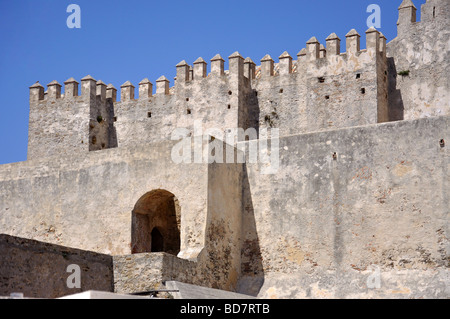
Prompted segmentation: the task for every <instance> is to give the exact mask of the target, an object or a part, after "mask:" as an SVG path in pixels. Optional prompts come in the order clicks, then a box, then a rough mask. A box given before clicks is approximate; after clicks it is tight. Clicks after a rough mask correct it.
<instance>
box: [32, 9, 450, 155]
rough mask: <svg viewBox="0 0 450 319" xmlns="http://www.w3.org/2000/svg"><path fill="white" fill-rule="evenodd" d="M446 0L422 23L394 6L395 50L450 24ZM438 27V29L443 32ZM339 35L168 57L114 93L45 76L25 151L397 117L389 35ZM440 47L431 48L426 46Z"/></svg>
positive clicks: (91, 83)
mask: <svg viewBox="0 0 450 319" xmlns="http://www.w3.org/2000/svg"><path fill="white" fill-rule="evenodd" d="M448 3H449V2H448V1H442V0H428V1H427V2H426V4H424V5H423V6H422V8H421V9H422V20H423V21H424V22H427V23H422V24H419V23H417V21H416V10H417V9H416V7H415V6H414V4H413V2H412V1H411V0H404V1H403V2H402V3H401V5H400V7H399V21H398V28H399V35H400V36H399V37H398V38H397V39H396V40H397V41H395V40H394V41H392V43H391V44H390V46H391V50H392V48H395V50H394V51H395V53H394V55H402V54H403V55H404V49H405V48H409V47H410V46H409V47H408V43H406V42H405V41H408V39H409V38H411V37H413V36H415V34H416V33H417V34H422V33H424V31H423V30H422V29H423V28H424V26H426V27H427V28H431V29H430V30H429V31H427V32H432V29H433V28H441V26H439V25H435V24H436V23H438V22H439V23H441V24H442V25H443V26H445V25H446V23H447V24H448V21H447V20H448V18H447V16H446V12H448V11H446V10H448V9H450V7H449V6H450V5H449V4H448ZM439 19H441V20H439ZM430 21H431V22H433V21H434V22H433V23H428V22H430ZM419 25H420V26H421V27H420V28H422V29H420V30H419V29H417V28H419V27H418V26H419ZM411 26H413V29H414V28H415V29H414V30H415V31H411V32H412V34H410V33H408V32H410V31H408V30H409V28H410V27H411ZM421 30H422V31H421ZM427 30H428V29H427ZM419 31H420V32H419ZM445 34H446V33H445V32H441V34H440V35H439V36H440V37H443V39H444V40H443V41H445V37H446V35H445ZM416 37H417V36H416ZM447 38H448V35H447ZM419 40H420V41H422V42H426V41H428V40H427V39H425V40H424V39H422V38H421V39H419ZM419 40H417V41H419ZM341 41H342V40H341V38H340V37H339V36H338V35H337V34H336V33H331V34H330V35H329V36H328V37H327V38H326V39H325V41H324V43H323V44H321V43H320V42H319V40H318V39H317V38H316V37H312V38H311V39H309V40H308V41H307V42H306V45H305V46H304V48H303V49H301V50H300V51H299V53H298V54H297V58H296V59H294V58H293V57H292V56H291V55H290V54H289V53H288V52H283V53H282V54H281V55H280V56H279V57H278V61H277V62H275V61H274V59H273V58H272V57H271V56H270V55H268V54H267V55H265V56H264V57H263V58H262V59H261V60H260V65H259V66H257V64H256V63H255V62H253V61H254V60H255V61H256V59H254V60H252V59H251V58H250V57H247V58H246V59H244V57H243V56H242V55H241V54H239V52H235V53H233V54H231V55H230V56H229V57H228V65H229V68H228V70H225V59H224V58H223V57H222V56H221V55H220V54H217V55H215V56H214V57H212V58H211V59H210V61H209V63H208V62H207V60H206V59H204V58H202V57H199V58H198V59H196V60H195V61H193V62H192V63H191V64H189V63H188V62H186V61H185V60H183V61H181V62H179V63H178V64H177V65H175V68H176V77H175V79H174V80H175V81H173V82H172V85H171V81H170V80H169V79H168V78H166V77H165V76H164V75H163V76H161V77H159V78H158V79H157V80H156V81H155V82H154V83H152V82H151V81H150V80H149V78H145V79H143V80H142V81H141V82H139V84H138V85H137V86H135V85H134V84H133V83H131V82H130V81H126V82H125V83H123V84H122V85H121V86H120V100H119V99H118V94H117V89H116V88H115V87H114V86H113V85H112V84H109V85H106V84H105V83H104V82H103V81H96V80H95V79H94V78H93V77H91V76H86V77H85V78H83V79H81V81H80V82H78V81H77V80H75V79H74V78H70V79H68V80H66V81H65V82H64V91H62V85H61V84H59V83H58V82H57V81H52V82H51V83H49V84H48V85H47V90H46V91H45V89H44V87H43V86H42V85H41V84H40V83H36V84H34V85H32V86H31V87H30V133H29V149H30V151H29V154H30V155H29V156H31V157H34V156H44V157H45V156H48V155H50V154H55V153H56V154H60V153H61V152H62V153H63V154H65V153H70V152H74V151H75V152H80V151H96V150H101V149H105V148H111V147H118V146H120V147H127V146H128V145H132V144H139V143H145V142H158V141H161V140H169V139H171V135H172V133H173V131H174V130H175V129H176V128H184V129H187V130H188V131H190V134H192V135H195V134H196V133H195V132H194V130H193V128H194V124H195V123H201V124H202V125H203V129H204V130H208V129H219V130H222V131H227V130H228V129H233V128H243V129H244V130H246V129H248V128H254V129H256V131H258V132H259V131H260V130H261V129H265V128H278V129H279V130H280V135H281V136H286V135H293V134H299V133H306V132H313V131H323V130H328V129H336V128H343V127H352V126H361V125H368V124H376V123H382V122H387V121H390V120H392V119H394V120H398V119H403V115H402V114H401V113H400V112H402V109H403V108H404V106H403V105H401V103H402V98H401V97H398V91H395V89H394V87H395V86H396V85H397V81H396V76H397V70H395V69H394V68H393V67H392V61H391V62H390V64H389V63H388V60H389V59H388V51H389V45H388V44H387V39H386V37H385V36H384V35H383V34H382V33H381V32H379V31H378V30H376V29H375V28H373V27H371V28H369V29H368V30H366V31H365V48H364V49H362V48H361V46H362V44H361V34H360V33H358V32H357V31H356V30H355V29H352V30H350V31H349V32H348V33H347V34H346V35H345V44H346V51H345V52H342V51H341ZM400 42H401V43H400ZM441 42H442V41H441ZM423 49H424V50H425V49H426V48H425V47H424V48H423ZM408 50H409V49H408ZM427 50H428V49H427ZM438 50H439V49H438V48H432V49H431V51H432V52H431V53H432V54H435V53H436V52H437V51H438ZM408 52H409V51H408ZM391 56H392V54H391ZM428 56H429V54H424V55H420V58H421V59H422V60H424V61H417V63H414V64H413V65H415V66H420V65H423V64H424V63H425V62H426V61H425V59H427V57H428ZM408 59H409V58H408V57H407V58H406V59H402V60H400V61H398V62H396V64H397V66H398V67H399V68H402V69H404V70H408V69H410V68H411V66H407V65H406V63H407V62H408ZM438 59H439V61H443V60H445V57H444V56H439V57H438ZM208 64H210V65H209V66H208ZM403 64H404V65H405V66H403ZM410 64H411V63H410ZM208 67H209V72H208ZM447 82H448V80H447ZM80 83H81V85H80ZM79 86H81V92H79V91H80V89H79ZM435 86H436V85H434V86H433V87H435ZM416 91H419V92H420V90H416ZM438 93H439V92H438ZM439 94H440V95H439V96H444V95H445V94H441V93H439ZM447 95H448V94H447ZM406 98H408V97H406ZM442 100H443V101H445V98H443V99H442ZM447 100H448V99H447ZM437 101H438V103H440V102H439V101H440V99H438V100H437ZM412 103H413V102H411V103H410V104H412ZM444 103H445V102H444ZM429 104H430V103H429V101H427V103H424V105H429ZM427 107H428V106H427ZM393 110H394V111H393ZM397 110H400V111H397ZM440 110H441V109H437V110H436V112H440ZM395 112H397V113H400V115H398V114H394V113H395ZM49 114H51V116H49ZM392 114H394V116H393V115H392ZM417 116H419V117H420V114H419V115H416V114H415V115H414V117H417ZM414 117H409V119H412V118H414ZM55 118H58V119H59V120H58V121H55V120H54V119H55ZM241 138H244V137H241Z"/></svg>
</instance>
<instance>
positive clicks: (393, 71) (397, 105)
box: [387, 58, 405, 122]
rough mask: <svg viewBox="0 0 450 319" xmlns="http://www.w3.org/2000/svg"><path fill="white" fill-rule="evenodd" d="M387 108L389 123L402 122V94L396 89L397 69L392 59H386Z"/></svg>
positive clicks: (403, 108)
mask: <svg viewBox="0 0 450 319" xmlns="http://www.w3.org/2000/svg"><path fill="white" fill-rule="evenodd" d="M387 60H388V74H389V83H388V86H389V87H388V94H389V95H388V96H389V97H388V107H389V111H388V112H389V122H394V121H403V119H404V110H405V107H404V105H403V98H402V92H401V91H400V90H398V89H397V76H398V74H397V68H396V66H395V61H394V58H388V59H387Z"/></svg>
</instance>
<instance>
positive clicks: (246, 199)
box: [237, 165, 264, 297]
mask: <svg viewBox="0 0 450 319" xmlns="http://www.w3.org/2000/svg"><path fill="white" fill-rule="evenodd" d="M242 192H243V193H242V197H243V201H242V205H243V207H242V213H243V218H242V220H243V224H242V246H241V278H240V280H239V283H238V289H237V292H238V293H241V294H246V295H250V296H255V297H256V296H258V294H259V292H260V290H261V288H262V286H263V285H264V267H263V262H262V254H261V248H260V243H259V237H258V230H257V227H256V220H255V212H254V209H253V200H252V195H251V192H250V183H249V180H248V174H247V167H246V166H245V165H244V169H243V180H242Z"/></svg>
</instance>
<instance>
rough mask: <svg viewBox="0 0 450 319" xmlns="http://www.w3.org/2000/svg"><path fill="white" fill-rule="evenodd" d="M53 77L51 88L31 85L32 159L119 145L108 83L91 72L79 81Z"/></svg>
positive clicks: (30, 140)
mask: <svg viewBox="0 0 450 319" xmlns="http://www.w3.org/2000/svg"><path fill="white" fill-rule="evenodd" d="M64 84H65V94H64V95H62V94H61V87H62V86H61V84H59V83H58V82H57V81H53V82H51V83H49V84H48V85H47V87H48V90H47V92H44V87H43V86H42V85H41V84H39V83H38V82H37V83H35V84H34V85H33V86H31V87H30V121H29V129H28V159H35V158H46V157H51V156H54V155H61V156H66V155H69V154H73V153H83V152H87V151H96V150H101V149H107V148H111V147H116V146H117V140H116V134H115V128H114V126H113V117H114V112H113V109H112V104H111V100H110V99H109V100H108V99H106V91H107V90H106V85H105V84H104V83H103V82H102V81H99V82H97V81H96V80H94V79H93V78H92V77H91V76H87V77H85V78H83V79H82V80H81V96H79V95H78V91H79V89H78V86H79V83H78V82H77V81H76V80H75V79H73V78H70V79H68V80H67V81H65V82H64Z"/></svg>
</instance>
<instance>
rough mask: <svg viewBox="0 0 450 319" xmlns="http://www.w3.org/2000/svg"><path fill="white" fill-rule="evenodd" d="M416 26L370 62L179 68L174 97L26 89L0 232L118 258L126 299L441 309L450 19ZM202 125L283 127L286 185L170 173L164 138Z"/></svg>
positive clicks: (433, 8)
mask: <svg viewBox="0 0 450 319" xmlns="http://www.w3.org/2000/svg"><path fill="white" fill-rule="evenodd" d="M421 10H422V21H420V22H419V21H417V19H416V12H417V8H416V7H415V6H414V4H413V2H412V1H411V0H404V1H403V2H402V3H401V5H400V7H399V20H398V36H397V37H396V38H395V39H393V40H392V41H391V42H389V43H387V40H386V38H385V37H384V36H383V35H382V34H381V33H380V32H379V31H377V30H375V29H374V28H370V29H369V30H367V31H366V32H365V43H366V48H365V49H361V35H360V34H359V33H358V32H357V31H356V30H351V31H350V32H349V33H348V34H346V35H345V42H346V51H345V52H341V41H342V40H341V39H340V37H339V36H338V35H336V34H334V33H332V34H331V35H330V36H329V37H327V39H326V40H325V43H324V45H322V44H320V42H319V41H318V40H317V39H316V38H315V37H312V38H311V39H310V40H309V41H307V43H306V47H305V48H304V49H302V50H301V51H300V52H299V53H298V55H297V59H296V60H295V59H293V58H292V56H291V55H290V54H289V53H287V52H284V53H283V54H281V56H280V57H279V61H278V62H277V63H276V62H275V61H274V60H273V59H272V57H270V56H269V55H266V56H264V57H263V58H262V59H261V64H260V66H257V65H256V64H255V63H254V62H253V61H252V59H251V58H246V59H244V58H243V57H242V56H241V55H240V54H239V53H238V52H235V53H233V54H232V55H231V56H229V57H228V61H229V70H225V69H224V64H225V60H224V59H223V58H222V57H221V56H220V55H216V56H215V57H213V58H212V59H211V61H210V73H209V74H208V65H207V62H206V61H205V60H204V59H203V58H199V59H197V60H196V61H194V62H193V65H189V64H188V63H187V62H186V61H181V62H180V63H178V64H177V65H176V70H177V76H176V81H175V84H174V85H173V86H172V87H171V86H170V81H169V80H168V79H167V78H166V77H164V76H161V77H160V78H159V79H158V80H157V81H156V84H155V91H154V90H153V84H152V83H151V82H150V81H149V80H148V79H144V80H142V81H141V82H140V83H139V88H138V96H137V97H136V96H135V93H136V92H135V91H136V88H135V87H134V85H133V84H132V83H130V82H125V83H124V84H123V85H122V86H121V87H120V90H121V100H120V101H118V100H117V89H116V88H115V87H114V86H112V85H111V84H110V85H106V84H105V83H103V82H102V81H96V80H95V79H94V78H92V77H91V76H87V77H85V78H83V79H81V85H80V83H78V82H77V81H76V80H75V79H73V78H70V79H69V80H67V81H65V82H64V85H65V87H64V94H63V93H62V90H61V89H62V86H61V85H60V84H59V83H58V82H56V81H53V82H51V83H50V84H48V88H47V91H46V92H45V89H44V87H43V86H42V85H41V84H39V83H36V84H34V85H33V86H31V87H30V125H29V145H28V148H29V152H28V160H27V161H26V162H23V163H14V164H8V165H2V166H0V233H4V234H8V235H12V236H18V237H23V238H29V239H34V240H40V241H43V242H46V243H52V244H58V245H63V246H67V247H72V248H77V249H84V250H90V251H95V252H98V253H103V254H108V255H113V264H114V289H115V291H117V292H133V291H140V290H146V289H154V288H157V287H161V285H162V284H163V282H164V281H167V280H179V281H182V282H186V283H192V284H197V285H202V286H208V287H214V288H220V289H226V290H233V291H239V292H243V293H247V294H251V295H254V296H259V297H267V298H298V297H307V298H323V297H329V298H334V297H351V298H379V297H383V298H385V297H387V298H398V297H400V298H433V297H438V298H448V297H449V296H450V291H449V288H448V287H450V283H449V279H448V278H449V270H448V268H449V266H450V264H449V252H450V243H449V240H448V238H449V237H450V226H449V210H448V207H449V198H448V193H449V192H448V186H449V185H448V184H449V178H448V168H449V158H448V141H450V136H449V129H448V128H449V125H448V124H449V123H448V122H449V114H450V107H449V100H450V96H449V94H450V93H449V92H450V85H449V76H448V74H449V73H450V70H449V64H450V63H449V61H450V57H449V52H450V47H449V44H450V31H449V30H450V25H449V21H450V19H449V14H450V2H449V1H447V0H427V2H426V3H425V4H424V5H423V6H422V8H421ZM341 37H342V38H343V36H341ZM342 51H343V50H342ZM79 86H81V93H79ZM197 123H201V125H202V126H203V129H204V130H206V129H209V128H217V129H219V130H221V131H227V130H228V129H234V128H243V129H244V130H245V129H248V128H255V129H256V131H257V133H258V134H259V133H261V132H262V130H263V129H266V128H278V129H279V130H280V140H279V149H278V151H279V154H280V167H279V170H278V171H277V173H276V174H274V175H265V174H262V172H263V171H264V169H265V168H267V166H266V164H264V163H258V164H253V163H249V162H248V163H244V164H218V163H214V164H208V163H202V164H195V163H190V164H185V163H182V164H175V163H174V162H173V161H172V158H171V151H172V149H173V147H174V145H175V144H176V141H171V140H170V139H171V134H172V132H173V131H174V129H176V128H186V129H188V130H189V131H190V132H191V135H192V136H193V137H196V138H198V136H195V135H196V132H195V131H194V124H197ZM258 137H262V135H259V136H258ZM247 139H248V137H246V136H239V141H237V143H236V144H235V145H232V149H233V150H234V151H237V149H240V147H241V146H242V145H244V146H248V145H249V144H251V143H256V142H258V141H246V140H247ZM204 142H205V144H207V142H208V141H204ZM206 146H207V145H206ZM236 148H237V149H236ZM68 159H70V160H68ZM133 253H138V254H133ZM130 254H133V255H130ZM375 270H377V271H379V274H380V276H381V288H380V289H370V287H368V284H367V278H368V277H369V276H370V275H372V274H373V272H374V271H375ZM140 279H142V280H140Z"/></svg>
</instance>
